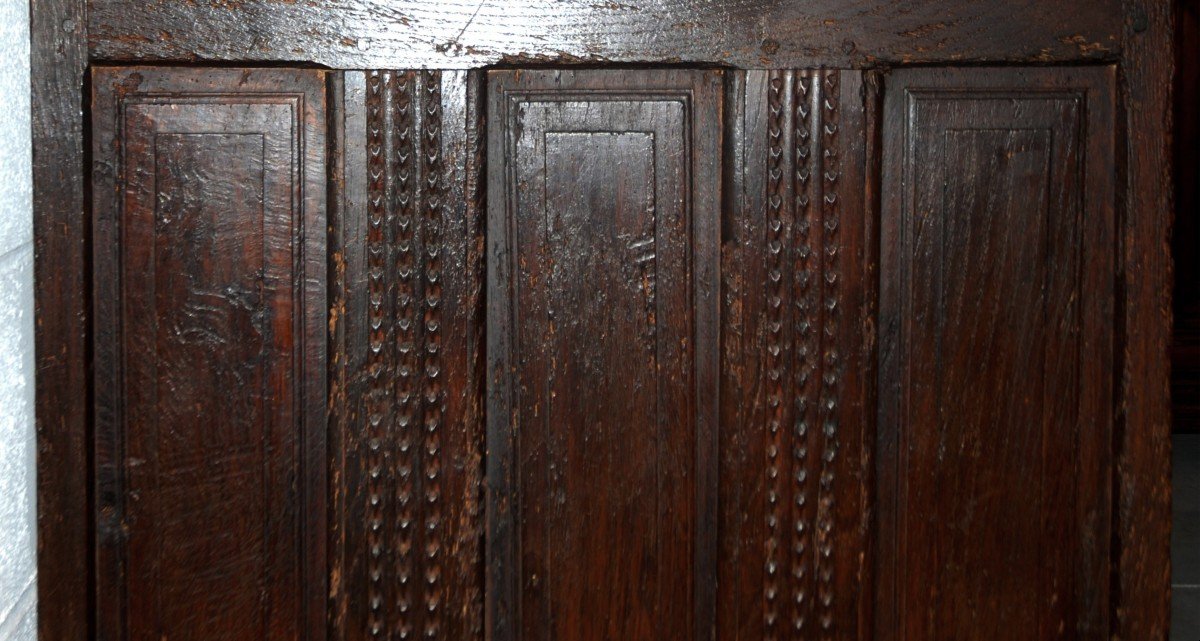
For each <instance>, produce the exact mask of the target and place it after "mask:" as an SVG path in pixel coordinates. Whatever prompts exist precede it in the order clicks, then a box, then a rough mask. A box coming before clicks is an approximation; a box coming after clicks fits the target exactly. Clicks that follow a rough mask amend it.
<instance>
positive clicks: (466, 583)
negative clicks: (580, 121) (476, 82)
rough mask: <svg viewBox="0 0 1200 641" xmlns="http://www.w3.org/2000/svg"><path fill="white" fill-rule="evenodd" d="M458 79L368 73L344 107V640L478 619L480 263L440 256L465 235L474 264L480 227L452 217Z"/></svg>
mask: <svg viewBox="0 0 1200 641" xmlns="http://www.w3.org/2000/svg"><path fill="white" fill-rule="evenodd" d="M466 80H467V75H466V74H449V75H447V74H443V73H442V72H438V71H405V70H397V71H391V70H378V71H366V72H363V75H362V82H363V90H364V94H360V95H362V97H361V98H359V100H361V101H362V102H359V103H358V104H355V105H352V106H348V107H347V109H348V110H349V109H350V107H353V110H354V111H355V112H356V113H358V114H361V116H360V117H361V120H359V122H360V123H361V124H360V125H358V126H359V127H361V128H362V129H361V130H360V131H362V133H363V136H362V137H361V138H360V139H359V142H358V143H357V148H358V149H359V150H360V152H361V153H362V158H363V160H362V161H360V162H361V169H362V171H361V173H356V174H355V175H357V176H358V177H357V178H355V181H356V182H354V183H353V184H350V180H349V176H351V175H352V174H351V173H350V172H347V176H348V180H347V187H346V188H347V190H348V191H354V192H355V193H354V194H352V195H351V196H348V198H347V201H348V202H351V203H355V202H357V203H361V205H358V207H360V208H359V209H356V211H357V212H358V213H357V214H356V215H357V216H359V217H360V218H359V219H358V220H360V221H361V222H360V224H361V228H362V230H363V237H364V242H363V258H362V260H361V263H360V264H358V263H356V264H354V265H353V268H354V269H355V270H357V271H356V272H355V273H353V274H350V275H349V276H348V281H349V282H352V283H353V282H359V283H361V284H362V285H361V286H362V295H363V297H364V304H363V306H362V308H361V310H362V311H360V312H358V316H356V318H355V323H356V324H357V325H356V326H357V327H359V328H360V329H359V330H358V331H359V333H358V338H357V340H358V341H359V342H358V343H357V344H356V345H354V346H352V347H351V348H349V349H357V350H360V351H359V353H361V355H362V357H361V358H362V363H363V364H362V372H361V374H360V376H361V380H362V381H363V390H362V401H361V402H362V404H363V405H362V406H363V409H364V411H363V415H362V416H361V417H360V418H358V419H352V420H357V425H355V426H353V429H357V430H359V431H358V434H359V435H360V438H361V442H362V444H363V446H362V449H361V454H356V455H355V456H357V458H356V459H355V460H356V461H357V462H356V465H357V466H358V468H359V469H358V473H357V475H356V476H355V477H354V478H353V479H351V480H349V482H350V483H351V484H352V485H351V486H350V487H348V489H347V490H346V491H347V492H348V494H349V495H351V496H357V497H358V501H359V502H360V503H359V504H360V505H361V506H362V508H361V511H360V512H349V513H346V514H345V515H344V516H343V518H344V519H346V520H345V522H346V523H347V526H346V527H347V529H348V530H353V531H354V532H358V533H359V534H358V536H359V537H360V538H358V540H357V541H351V542H350V543H349V544H348V545H349V546H351V547H350V551H348V552H347V554H355V553H357V554H358V555H359V556H358V557H357V558H358V559H359V561H358V563H356V564H352V565H350V566H349V567H350V569H349V570H348V572H349V573H350V576H348V577H347V578H346V579H345V580H346V582H347V585H350V586H353V587H350V588H347V590H348V592H351V593H352V591H353V590H361V592H360V593H361V595H362V598H361V600H360V601H358V602H357V603H355V602H351V603H350V605H349V606H348V607H349V608H351V609H353V610H354V612H352V614H353V615H354V616H355V617H357V618H356V619H355V621H354V623H353V624H352V627H351V626H347V630H348V632H349V633H352V634H353V635H355V636H354V637H353V638H354V639H359V638H365V639H380V640H386V641H415V640H416V639H418V638H419V639H422V640H423V641H435V640H437V639H441V638H443V637H448V636H454V637H456V638H457V637H458V636H460V634H461V633H462V632H463V631H464V630H480V629H482V621H481V620H478V619H479V618H480V617H481V615H482V613H481V612H479V611H478V599H479V598H480V597H479V594H478V590H479V587H478V585H477V584H476V583H475V581H476V580H477V577H478V576H479V575H478V567H477V566H475V565H474V564H475V563H478V562H479V558H478V551H479V550H480V541H479V535H480V534H479V532H480V530H479V527H478V526H477V525H472V524H471V523H464V522H463V520H464V519H463V518H462V516H461V515H462V514H466V513H470V512H472V511H474V512H478V510H477V507H476V506H477V504H478V501H479V499H478V497H477V496H476V497H475V498H474V499H472V496H474V495H477V494H478V493H479V488H478V485H479V479H480V478H481V477H482V470H481V469H480V468H479V466H481V460H482V453H481V452H479V451H476V449H475V448H476V447H477V446H478V443H477V438H478V435H479V434H481V433H482V432H481V427H480V426H479V423H478V422H479V421H481V420H482V416H481V415H479V413H478V410H477V408H478V407H480V399H479V394H481V393H482V388H481V384H482V383H481V380H482V379H481V376H480V375H479V373H478V371H477V370H472V364H471V363H470V359H471V358H477V357H478V354H476V352H477V351H478V350H479V349H480V348H479V347H478V346H477V345H472V341H478V340H481V336H480V337H478V338H473V337H474V334H473V333H472V332H480V330H479V327H478V325H479V323H481V322H482V321H481V320H480V318H481V317H482V313H483V310H482V308H481V306H482V304H483V299H482V284H481V279H482V277H483V274H482V273H480V271H479V270H478V269H476V270H474V271H473V272H470V273H467V272H463V273H459V272H457V271H454V272H449V277H448V278H447V274H448V273H447V269H452V268H453V267H454V266H455V263H454V262H453V261H463V263H461V264H466V262H467V261H466V258H465V257H464V256H462V255H461V254H460V253H459V252H466V251H468V250H467V249H466V248H467V247H472V248H473V249H471V250H469V251H473V252H474V254H473V255H474V256H475V258H474V260H475V262H476V264H477V263H478V262H479V261H480V260H481V258H480V256H479V252H481V251H482V242H481V240H480V239H479V238H478V237H477V235H478V234H480V233H481V232H480V229H479V225H480V224H482V223H481V222H476V223H474V224H470V223H468V222H467V221H466V220H465V219H464V212H468V211H470V212H474V214H471V213H467V214H465V215H468V216H469V215H476V216H478V215H479V214H478V208H479V207H480V206H481V205H480V204H479V203H480V202H481V201H482V198H483V195H482V193H481V191H480V187H479V185H478V176H476V177H475V178H470V176H471V174H472V172H476V173H477V172H478V171H479V164H478V163H479V160H478V159H477V158H476V159H471V158H467V156H468V155H469V154H471V153H478V152H473V150H472V149H471V145H472V144H474V145H475V146H476V147H477V146H478V145H479V143H478V142H475V143H471V142H470V140H469V138H468V133H467V132H468V130H469V129H471V125H470V123H469V122H468V118H469V117H470V116H469V115H468V114H467V113H466V112H465V111H464V107H465V106H466V105H465V102H464V101H466V100H471V99H475V100H477V99H478V93H474V92H472V94H471V96H470V97H467V94H466V93H465V91H466V87H465V86H463V85H462V84H459V83H463V82H465V81H466ZM446 82H453V83H456V84H454V85H452V86H445V87H444V86H443V84H444V83H446ZM473 109H475V110H476V112H477V107H473ZM444 118H447V119H451V120H450V121H449V122H448V123H444V122H443V119H444ZM444 125H445V127H444ZM474 131H475V132H476V133H475V135H478V133H477V132H478V125H476V126H475V127H474ZM460 154H461V155H460ZM468 201H470V202H468ZM464 234H465V236H464ZM447 260H450V261H452V262H451V263H450V264H449V265H447V263H446V261H447ZM355 279H357V280H355ZM472 322H474V323H475V326H474V327H472V326H471V323H472ZM447 349H448V350H449V351H445V350H447ZM475 367H476V368H478V367H482V363H478V364H476V365H475ZM472 390H478V391H472ZM472 501H474V503H472ZM478 516H479V515H478V514H475V515H473V516H472V517H471V518H478ZM464 599H465V601H463V600H464ZM451 604H453V606H452V607H451ZM460 605H462V607H459V606H460ZM472 607H474V608H475V611H471V608H472Z"/></svg>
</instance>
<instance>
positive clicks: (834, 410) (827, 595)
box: [817, 71, 841, 639]
mask: <svg viewBox="0 0 1200 641" xmlns="http://www.w3.org/2000/svg"><path fill="white" fill-rule="evenodd" d="M822 93H823V94H824V95H823V97H822V101H821V104H822V126H821V139H822V142H821V147H822V158H821V165H822V166H821V178H822V181H821V182H822V203H821V205H822V212H821V218H822V222H823V223H824V228H823V229H822V241H823V243H822V244H823V249H824V256H823V261H824V264H823V266H822V276H823V283H822V287H823V300H824V310H823V315H824V318H823V323H822V330H823V336H822V340H823V342H824V343H825V345H824V363H823V372H822V376H821V383H822V385H821V403H820V405H821V411H822V413H823V419H824V420H823V421H822V434H823V441H822V456H821V478H820V485H819V487H818V492H819V499H818V501H817V541H818V543H817V551H818V554H817V581H818V596H819V604H818V605H819V607H820V621H821V632H822V638H824V639H829V638H832V636H833V623H834V612H833V598H834V593H833V571H834V568H833V540H834V532H833V523H834V518H833V511H834V505H833V503H834V487H833V484H834V459H835V458H836V456H837V448H838V441H837V438H838V411H839V408H838V402H839V398H838V388H839V378H840V369H841V354H840V353H839V352H838V342H837V332H838V316H839V313H840V311H841V310H840V309H839V308H838V297H839V290H838V286H839V283H838V277H839V274H838V259H839V253H840V246H839V241H838V226H839V223H840V212H839V203H838V194H837V187H838V184H837V183H838V179H839V178H840V177H841V173H840V172H841V165H840V159H839V158H838V146H839V142H838V134H839V133H840V132H839V130H838V127H839V124H840V123H839V114H838V104H839V101H840V98H841V96H840V87H839V77H838V72H837V71H825V72H824V74H823V86H822Z"/></svg>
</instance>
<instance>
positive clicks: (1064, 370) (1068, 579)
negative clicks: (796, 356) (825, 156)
mask: <svg viewBox="0 0 1200 641" xmlns="http://www.w3.org/2000/svg"><path fill="white" fill-rule="evenodd" d="M886 100H887V104H886V121H885V122H886V126H885V137H884V158H885V161H884V195H885V198H884V201H883V218H882V247H883V258H882V262H881V265H882V275H883V278H882V290H881V310H880V326H881V328H882V331H883V334H882V352H881V354H882V356H881V358H882V362H881V378H880V390H881V392H880V393H881V405H880V419H879V420H880V440H879V447H880V456H879V482H880V486H879V487H880V491H879V501H880V505H879V514H880V538H879V540H880V566H879V568H880V569H879V571H880V584H879V585H880V587H879V604H880V605H879V608H880V610H879V612H880V619H879V621H880V630H881V632H883V633H884V635H885V636H884V637H882V638H885V639H892V638H896V639H961V638H968V637H969V638H974V639H1012V638H1022V639H1051V638H1055V639H1057V638H1062V637H1064V636H1065V637H1067V638H1082V639H1101V638H1105V637H1107V635H1108V623H1107V614H1108V603H1109V591H1108V583H1109V567H1108V566H1109V560H1110V539H1111V537H1110V527H1111V508H1110V496H1111V478H1112V438H1113V432H1112V420H1113V419H1112V389H1113V343H1112V340H1113V338H1112V337H1113V329H1114V325H1113V323H1114V317H1113V313H1114V312H1113V297H1114V285H1113V283H1114V277H1113V273H1114V272H1113V254H1114V251H1115V245H1114V236H1113V233H1114V232H1113V225H1114V214H1113V207H1114V198H1113V193H1114V192H1113V184H1114V182H1115V181H1114V177H1115V171H1114V165H1113V134H1112V131H1113V113H1112V111H1113V69H1111V68H1094V69H1077V70H1054V69H1044V70H1032V69H1030V70H1019V69H1012V70H970V71H966V70H962V71H947V70H912V71H903V72H897V73H895V74H894V75H892V76H891V77H890V78H889V82H888V86H887V99H886Z"/></svg>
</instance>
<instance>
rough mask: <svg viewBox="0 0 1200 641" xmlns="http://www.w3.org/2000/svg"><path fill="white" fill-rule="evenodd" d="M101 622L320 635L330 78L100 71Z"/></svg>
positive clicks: (113, 634)
mask: <svg viewBox="0 0 1200 641" xmlns="http://www.w3.org/2000/svg"><path fill="white" fill-rule="evenodd" d="M93 80H94V84H93V87H94V90H95V93H94V97H93V112H92V117H93V131H94V134H95V135H94V139H93V140H94V144H95V146H94V151H93V153H94V168H93V181H94V185H95V194H96V199H95V208H96V210H95V218H94V226H95V227H94V237H95V239H96V242H97V246H98V247H99V248H100V250H99V251H97V252H96V254H95V274H96V277H95V280H94V288H95V289H94V295H95V298H94V301H95V309H96V313H97V322H96V339H95V345H96V372H97V379H96V415H95V416H96V445H95V448H96V449H95V470H96V480H95V492H96V501H97V503H96V510H97V511H96V519H97V528H98V533H97V545H98V551H97V567H98V572H99V575H98V577H97V586H96V590H97V595H98V598H99V602H98V608H99V610H98V612H97V615H98V624H97V635H98V636H99V637H100V638H105V639H118V638H122V639H147V640H149V639H155V640H157V639H162V638H174V639H279V640H283V639H319V638H322V637H323V634H322V631H323V628H324V623H323V622H324V620H325V614H324V604H325V590H324V587H323V586H324V584H325V571H326V569H325V564H324V549H325V540H324V536H325V522H326V519H325V498H324V494H325V483H324V478H325V449H324V443H325V409H324V408H325V364H324V363H325V340H324V336H325V310H326V304H325V289H324V282H325V186H324V181H325V126H324V114H325V104H324V103H325V87H324V84H325V76H324V74H323V73H322V72H319V71H283V70H281V71H240V70H232V69H230V70H219V71H214V70H199V71H183V70H171V71H161V70H155V69H149V68H133V69H115V68H100V69H98V70H96V72H95V73H94V76H93Z"/></svg>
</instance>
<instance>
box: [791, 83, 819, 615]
mask: <svg viewBox="0 0 1200 641" xmlns="http://www.w3.org/2000/svg"><path fill="white" fill-rule="evenodd" d="M818 95H820V91H819V87H814V86H813V77H812V73H811V72H809V71H807V70H806V71H801V72H798V73H797V76H796V85H795V91H794V104H795V116H794V122H795V131H796V137H795V140H796V142H795V148H796V149H795V152H796V161H795V173H794V181H795V182H794V193H795V218H796V223H795V231H796V234H795V242H794V248H793V252H794V253H793V265H792V268H793V272H794V281H793V283H792V290H793V294H792V298H793V300H794V304H795V307H796V309H795V316H794V317H793V318H794V323H795V327H794V330H793V332H794V334H795V341H796V351H795V364H794V365H793V370H792V371H793V376H794V377H795V395H794V398H793V402H794V403H795V409H794V412H795V414H794V417H793V424H792V434H793V437H794V438H793V446H792V459H793V463H794V465H793V472H792V481H793V482H794V483H795V487H794V489H793V493H792V496H793V502H794V505H793V509H794V510H795V515H796V519H795V523H793V525H792V530H793V531H792V535H793V537H794V538H793V541H792V554H793V563H792V601H793V603H792V607H793V615H792V627H793V630H794V632H795V633H797V634H799V635H803V633H804V632H805V628H806V627H807V624H808V617H809V613H810V612H811V611H812V592H811V588H810V585H811V573H810V569H811V567H810V565H811V563H812V561H811V560H810V557H809V553H810V551H811V549H812V519H811V516H810V514H811V509H810V505H809V493H808V486H809V479H808V465H809V462H808V440H809V425H810V422H811V414H812V409H813V405H814V403H813V399H814V398H815V396H816V394H814V393H813V389H812V387H813V384H814V378H815V373H816V369H817V363H816V359H817V358H818V356H817V335H816V332H817V319H816V307H817V302H816V300H815V298H814V291H815V290H816V289H817V288H816V287H814V284H813V281H814V280H815V279H816V274H817V271H818V270H817V264H816V256H814V254H813V235H814V233H813V225H814V222H815V218H816V216H815V215H814V212H813V207H812V182H813V181H812V175H813V167H812V165H813V159H812V145H813V136H812V131H811V129H812V122H813V118H812V111H813V104H812V101H813V99H814V98H815V97H816V96H818Z"/></svg>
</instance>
